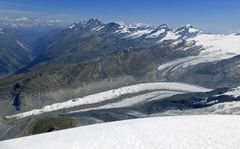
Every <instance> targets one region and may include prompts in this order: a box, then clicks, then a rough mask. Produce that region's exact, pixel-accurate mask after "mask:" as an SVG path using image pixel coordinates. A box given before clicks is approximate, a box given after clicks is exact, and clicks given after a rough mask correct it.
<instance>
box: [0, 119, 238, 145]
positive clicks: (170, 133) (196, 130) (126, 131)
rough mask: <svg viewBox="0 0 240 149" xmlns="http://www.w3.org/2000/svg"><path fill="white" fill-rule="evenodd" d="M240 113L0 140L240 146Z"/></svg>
mask: <svg viewBox="0 0 240 149" xmlns="http://www.w3.org/2000/svg"><path fill="white" fill-rule="evenodd" d="M239 146H240V116H236V115H235V116H234V115H231V116H230V115H229V116H227V115H222V116H220V115H202V116H172V117H154V118H144V119H135V120H126V121H118V122H111V123H104V124H96V125H91V126H84V127H79V128H73V129H68V130H62V131H57V132H52V133H47V134H41V135H35V136H30V137H25V138H19V139H12V140H7V141H3V142H0V148H1V149H19V148H24V149H43V148H44V149H80V148H84V149H113V148H114V149H160V148H161V149H239Z"/></svg>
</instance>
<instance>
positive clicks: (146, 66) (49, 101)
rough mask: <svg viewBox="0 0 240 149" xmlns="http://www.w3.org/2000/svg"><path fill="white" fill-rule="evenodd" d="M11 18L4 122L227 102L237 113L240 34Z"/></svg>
mask: <svg viewBox="0 0 240 149" xmlns="http://www.w3.org/2000/svg"><path fill="white" fill-rule="evenodd" d="M2 19H4V18H2ZM5 20H8V19H7V18H5ZM5 22H8V23H9V22H10V24H11V25H10V24H7V23H4V22H2V23H1V24H5V26H4V25H0V26H1V29H0V39H1V41H0V76H1V79H0V84H1V85H0V109H1V111H0V116H2V117H4V118H5V119H8V120H9V119H10V120H13V119H14V120H15V119H16V118H19V117H20V119H21V118H25V117H34V115H41V114H46V115H48V114H49V115H53V116H56V115H57V116H62V115H64V116H66V117H70V118H72V117H74V118H76V119H77V121H78V122H82V121H81V120H82V119H84V120H83V121H84V122H86V123H90V121H91V123H96V122H100V121H113V120H119V119H128V118H136V117H145V116H147V115H154V114H158V115H174V114H186V113H191V112H192V113H204V112H206V111H207V113H214V112H215V113H218V112H219V107H218V106H221V105H223V106H224V105H225V106H227V104H228V103H234V104H235V105H237V107H233V108H230V109H231V110H230V111H231V112H230V113H231V114H232V113H234V114H236V112H235V111H234V110H233V109H234V108H237V109H238V101H239V94H240V93H239V92H238V91H239V88H238V86H240V71H239V66H240V61H239V57H240V56H239V54H240V35H239V34H229V35H220V34H210V33H205V32H204V31H201V30H199V29H196V28H194V27H193V26H192V25H189V24H188V25H185V26H181V27H179V28H177V29H176V30H173V29H171V28H169V27H168V25H166V24H162V25H159V26H157V27H152V26H149V25H143V24H132V25H125V24H123V23H117V22H111V23H103V22H101V21H99V20H97V19H89V20H87V21H82V22H79V23H72V24H70V25H69V24H68V25H66V24H67V23H66V22H61V21H55V22H54V21H53V22H51V21H50V22H49V21H47V22H45V24H44V23H43V24H42V23H39V22H38V23H36V22H37V21H36V20H31V19H28V18H21V19H19V20H18V21H17V20H15V21H9V20H8V21H5ZM19 22H24V23H19ZM15 23H17V24H18V25H14V24H15ZM149 82H151V83H153V85H150V86H149V85H146V84H145V83H149ZM162 82H165V83H163V84H161V83H162ZM154 83H156V84H158V83H160V84H161V85H159V86H157V87H156V84H154ZM132 85H136V86H132ZM145 85H146V86H145ZM179 85H180V87H179V88H172V86H176V87H178V86H179ZM143 86H144V87H143ZM124 87H126V88H127V90H125V89H123V88H124ZM141 87H143V88H141ZM181 87H182V88H181ZM136 88H138V89H140V90H136ZM196 88H198V89H199V90H195V89H196ZM128 91H133V92H128ZM110 95H116V96H114V97H112V96H111V98H110ZM204 110H205V111H204ZM227 110H229V109H227V108H226V110H225V111H222V113H227V112H226V111H227ZM15 114H17V115H15ZM80 119H81V120H80ZM86 119H87V120H86ZM24 121H25V120H24ZM14 122H15V123H17V124H19V121H18V120H16V121H14ZM25 122H26V124H29V123H30V122H29V120H26V121H25ZM0 126H1V125H0ZM7 126H9V127H12V124H9V125H8V124H7ZM7 126H6V127H7ZM0 128H1V127H0ZM4 128H5V127H4ZM4 130H6V129H4ZM19 130H22V129H20V128H19V129H17V130H14V133H11V135H10V134H8V135H6V136H7V137H10V138H11V137H13V136H14V135H15V134H17V133H19ZM0 132H1V129H0ZM6 136H4V137H5V138H6ZM4 137H2V138H4ZM0 139H1V136H0Z"/></svg>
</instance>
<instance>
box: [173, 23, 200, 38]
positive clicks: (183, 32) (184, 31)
mask: <svg viewBox="0 0 240 149" xmlns="http://www.w3.org/2000/svg"><path fill="white" fill-rule="evenodd" d="M174 33H175V34H176V35H179V36H180V37H181V38H182V39H187V38H192V37H195V36H197V35H199V34H201V33H202V31H200V30H199V29H196V28H194V27H193V26H192V25H191V24H187V25H185V26H182V27H179V28H177V29H176V31H175V32H174Z"/></svg>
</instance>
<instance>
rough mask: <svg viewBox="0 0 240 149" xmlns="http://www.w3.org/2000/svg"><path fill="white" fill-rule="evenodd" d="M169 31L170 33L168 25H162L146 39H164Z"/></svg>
mask: <svg viewBox="0 0 240 149" xmlns="http://www.w3.org/2000/svg"><path fill="white" fill-rule="evenodd" d="M168 31H170V29H169V28H168V26H167V25H166V24H162V25H159V26H158V27H157V28H156V29H154V30H153V31H152V32H151V33H150V34H148V35H147V36H146V38H163V37H164V36H166V34H167V32H168Z"/></svg>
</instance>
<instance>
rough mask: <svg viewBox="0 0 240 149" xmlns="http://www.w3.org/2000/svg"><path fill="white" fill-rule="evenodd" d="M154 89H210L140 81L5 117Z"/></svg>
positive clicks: (186, 91) (57, 108)
mask: <svg viewBox="0 0 240 149" xmlns="http://www.w3.org/2000/svg"><path fill="white" fill-rule="evenodd" d="M156 90H169V91H175V94H178V93H179V92H181V93H190V92H208V91H211V89H207V88H203V87H200V86H196V85H191V84H185V83H177V82H155V83H142V84H136V85H131V86H125V87H121V88H117V89H112V90H108V91H105V92H101V93H96V94H92V95H89V96H85V97H83V98H77V99H72V100H68V101H66V102H62V103H54V104H52V105H47V106H45V107H43V108H41V109H35V110H31V111H27V112H23V113H19V114H16V115H12V116H6V118H7V119H11V118H16V119H20V118H24V117H28V116H33V115H39V114H43V113H46V112H51V111H57V110H61V109H68V108H72V107H77V106H81V105H90V104H96V103H101V102H104V101H110V100H113V99H116V98H119V97H121V96H123V95H129V94H134V93H140V92H144V91H156ZM160 94H161V93H160ZM172 95H174V94H173V93H172ZM135 102H136V101H135ZM121 104H122V105H125V106H126V103H121ZM129 104H132V103H131V101H129ZM116 106H117V105H116Z"/></svg>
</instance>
